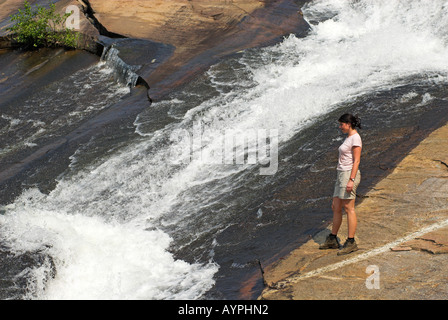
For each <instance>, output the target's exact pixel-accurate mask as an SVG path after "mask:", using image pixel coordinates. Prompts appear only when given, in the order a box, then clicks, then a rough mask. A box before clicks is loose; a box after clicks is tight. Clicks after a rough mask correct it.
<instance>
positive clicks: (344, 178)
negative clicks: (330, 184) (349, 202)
mask: <svg viewBox="0 0 448 320" xmlns="http://www.w3.org/2000/svg"><path fill="white" fill-rule="evenodd" d="M351 173H352V171H351V170H349V171H339V170H338V174H337V177H336V183H335V185H334V192H333V198H339V199H344V200H345V199H355V198H356V189H357V188H358V186H359V183H360V182H361V171H359V170H358V172H357V173H356V177H355V183H354V185H353V190H352V192H350V193H348V192H347V190H346V188H347V183H348V181H349V180H350V175H351Z"/></svg>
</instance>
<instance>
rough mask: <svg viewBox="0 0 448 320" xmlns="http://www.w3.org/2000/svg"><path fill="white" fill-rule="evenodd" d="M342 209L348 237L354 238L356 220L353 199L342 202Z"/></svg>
mask: <svg viewBox="0 0 448 320" xmlns="http://www.w3.org/2000/svg"><path fill="white" fill-rule="evenodd" d="M342 207H343V208H344V210H345V212H346V213H347V223H348V237H349V238H354V237H355V233H356V227H357V225H358V220H357V219H356V212H355V199H353V200H342Z"/></svg>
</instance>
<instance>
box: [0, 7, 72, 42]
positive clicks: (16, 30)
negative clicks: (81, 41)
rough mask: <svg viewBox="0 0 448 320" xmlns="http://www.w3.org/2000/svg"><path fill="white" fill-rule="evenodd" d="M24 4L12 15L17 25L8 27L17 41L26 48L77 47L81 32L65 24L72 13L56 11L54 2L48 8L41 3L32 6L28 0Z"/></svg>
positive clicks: (12, 19)
mask: <svg viewBox="0 0 448 320" xmlns="http://www.w3.org/2000/svg"><path fill="white" fill-rule="evenodd" d="M24 6H25V7H24V8H23V9H19V12H18V13H17V14H16V15H12V16H11V21H13V22H15V25H14V26H12V27H11V28H8V30H9V31H11V32H12V33H13V35H14V39H15V40H16V41H17V42H19V43H20V44H22V45H23V46H24V47H26V48H39V47H67V48H76V46H77V43H78V35H79V34H78V33H77V32H75V31H74V30H71V29H69V28H67V27H66V26H65V21H66V20H67V18H68V17H69V16H70V15H71V13H66V14H64V15H60V14H58V13H56V12H55V11H56V8H55V4H54V3H51V4H50V6H49V8H48V9H47V8H45V7H42V6H39V5H37V6H36V7H35V8H32V7H31V5H30V4H29V3H28V1H25V4H24Z"/></svg>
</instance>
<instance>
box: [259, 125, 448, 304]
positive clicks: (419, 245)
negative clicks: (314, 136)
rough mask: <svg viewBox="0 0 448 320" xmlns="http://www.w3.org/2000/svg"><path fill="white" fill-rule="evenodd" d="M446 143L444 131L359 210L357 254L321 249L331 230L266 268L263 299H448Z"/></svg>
mask: <svg viewBox="0 0 448 320" xmlns="http://www.w3.org/2000/svg"><path fill="white" fill-rule="evenodd" d="M447 141H448V125H445V126H443V127H440V128H439V129H437V130H435V131H434V132H433V133H431V134H430V135H429V136H428V137H427V138H426V139H425V140H423V141H422V142H421V143H420V144H419V145H418V146H417V147H416V148H415V149H413V150H412V151H411V152H410V153H409V154H408V155H407V156H406V157H405V158H404V159H403V160H402V161H401V162H400V163H399V164H398V165H397V167H396V168H395V169H394V170H393V171H392V172H391V174H389V175H388V176H387V177H386V178H384V179H383V180H381V181H380V182H379V183H378V184H377V185H376V186H375V187H374V188H373V189H372V190H371V191H369V192H368V194H367V198H365V199H364V200H363V201H362V202H361V203H360V204H359V205H357V207H356V212H357V216H358V231H357V235H356V237H357V242H358V246H359V247H360V250H359V251H357V252H354V253H352V254H349V255H346V256H337V253H336V251H335V250H319V249H318V248H319V245H320V244H321V243H323V242H324V240H325V237H326V235H327V234H328V233H329V232H330V227H331V226H330V227H328V229H327V230H324V231H322V232H319V233H318V234H316V235H314V236H313V237H312V238H311V239H310V240H309V241H308V242H307V243H305V244H304V245H302V246H301V247H299V248H297V249H295V250H293V251H292V252H291V253H289V254H288V255H287V256H286V257H284V258H281V259H279V260H278V261H277V262H275V263H273V264H272V265H269V266H266V267H265V270H264V280H265V283H266V288H265V290H264V291H263V293H262V294H261V296H260V297H259V299H266V300H269V299H275V300H283V299H296V300H304V299H331V300H336V299H447V298H448V269H447V268H446V266H447V264H448V254H447V253H448V148H447ZM343 226H344V227H346V220H345V219H344V223H343ZM346 233H347V230H346V229H342V230H341V232H340V234H339V236H340V238H341V240H342V241H344V240H345V236H346Z"/></svg>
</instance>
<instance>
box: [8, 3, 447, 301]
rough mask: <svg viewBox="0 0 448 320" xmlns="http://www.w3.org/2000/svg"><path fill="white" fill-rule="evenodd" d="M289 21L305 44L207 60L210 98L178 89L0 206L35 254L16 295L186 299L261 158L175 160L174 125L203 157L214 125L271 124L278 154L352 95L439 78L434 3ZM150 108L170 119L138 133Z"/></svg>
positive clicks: (210, 273)
mask: <svg viewBox="0 0 448 320" xmlns="http://www.w3.org/2000/svg"><path fill="white" fill-rule="evenodd" d="M303 13H304V17H305V19H306V20H307V21H309V22H310V25H311V30H310V31H309V34H308V35H307V36H306V37H304V38H297V37H296V36H294V35H290V36H288V37H286V38H285V39H284V41H282V42H281V43H279V44H278V45H275V46H272V47H269V48H265V49H257V50H248V51H247V52H245V53H243V54H242V56H241V57H239V58H237V59H232V60H229V61H224V62H222V63H219V64H217V65H215V66H212V67H211V68H210V69H209V70H208V71H207V72H206V74H205V75H204V77H206V78H207V83H208V86H210V88H211V90H212V91H213V93H212V94H210V96H207V97H199V98H198V97H197V95H196V94H195V92H193V91H192V92H184V93H183V94H182V99H179V98H177V99H172V100H166V101H160V102H157V103H155V104H154V105H153V106H152V107H151V108H150V109H148V110H147V111H145V112H143V113H142V114H141V115H139V117H138V118H137V119H136V120H135V128H136V138H135V141H134V142H133V143H131V144H130V145H128V146H126V147H124V148H123V149H121V150H119V151H116V152H114V153H113V154H111V155H107V156H105V157H104V159H102V161H101V162H100V163H99V164H92V165H90V166H88V167H85V168H81V169H80V171H79V172H77V173H75V174H70V175H67V176H65V177H62V178H61V180H60V181H58V185H57V186H56V188H55V189H54V190H53V191H52V192H51V193H50V194H48V195H46V194H42V193H41V192H39V191H38V190H37V189H30V190H27V191H25V192H24V193H23V194H22V195H21V196H20V197H18V198H17V199H16V201H15V203H14V204H12V205H10V206H7V207H6V208H5V209H4V211H5V212H4V214H2V215H0V231H1V235H0V241H1V243H2V245H3V246H5V247H7V248H8V250H9V251H10V252H12V253H14V254H16V255H23V254H27V253H30V252H31V253H35V252H39V254H41V255H43V256H45V257H46V258H45V259H44V263H42V264H40V265H36V266H34V267H33V268H28V269H26V270H24V271H23V272H22V274H21V275H20V277H23V278H26V279H27V283H28V288H27V295H26V296H25V297H24V298H29V299H199V298H201V297H202V296H203V295H204V294H205V293H206V292H207V291H208V290H210V289H211V288H212V287H213V285H214V283H215V278H214V277H215V275H216V273H217V272H218V270H219V268H220V266H219V265H218V264H217V263H216V262H215V261H214V259H213V258H214V255H213V248H214V247H215V246H219V245H220V244H219V243H218V242H217V241H216V239H215V237H216V235H217V234H219V233H220V232H221V231H222V230H225V229H226V228H227V227H229V225H231V224H232V220H233V217H232V216H230V214H229V212H230V210H229V207H230V206H231V205H230V204H229V203H227V202H225V203H224V202H223V200H222V199H223V198H224V196H226V195H228V194H230V193H232V192H233V190H236V188H238V187H239V186H241V185H243V184H244V183H245V181H248V180H249V179H250V177H251V176H254V175H258V174H259V170H258V169H259V168H260V166H261V164H260V162H257V163H255V164H253V163H252V164H248V163H245V164H236V165H232V164H220V163H219V161H218V162H215V163H211V162H206V163H204V162H203V161H200V160H198V159H195V158H194V157H190V158H189V159H188V161H175V160H176V159H173V154H174V155H179V154H180V153H179V152H178V150H179V149H182V150H183V148H184V147H185V143H186V142H185V140H183V139H178V138H179V137H178V136H176V139H174V138H173V135H172V133H173V132H179V131H176V130H183V132H186V134H187V135H188V133H189V134H191V135H193V134H194V133H195V130H200V132H196V133H197V134H200V135H201V137H202V140H201V145H200V146H199V148H201V150H202V151H204V152H205V153H206V154H214V152H217V150H219V149H221V148H222V134H223V132H225V131H226V130H230V129H232V130H235V132H240V133H244V132H246V131H248V130H266V131H270V130H276V132H277V133H278V136H277V138H278V148H279V149H280V150H281V149H282V145H283V144H284V143H285V142H287V141H288V140H289V139H291V137H293V136H294V135H296V134H297V133H300V131H301V130H303V129H304V128H306V127H307V126H309V125H310V124H312V123H313V122H314V121H316V119H318V118H319V117H321V116H323V115H325V114H327V113H329V112H330V111H332V110H334V109H335V108H337V107H340V106H341V105H344V104H348V103H350V102H352V101H354V100H355V99H357V98H359V97H362V96H363V95H367V94H372V93H374V92H379V91H387V90H389V89H391V88H394V87H397V86H400V85H404V84H407V83H417V82H418V83H424V84H432V83H434V84H444V83H447V82H448V64H447V63H446V61H448V47H447V44H448V32H447V30H448V28H447V27H448V2H446V1H441V0H433V1H418V0H413V1H399V0H397V1H390V0H389V1H385V0H384V1H383V0H371V1H368V0H359V1H347V0H322V1H312V2H310V3H308V4H306V5H305V7H304V8H303ZM409 97H412V93H408V95H407V96H403V99H407V98H409ZM189 99H192V100H193V99H194V101H198V102H196V103H193V104H192V103H191V101H189ZM427 99H429V100H430V96H427ZM422 103H423V101H422ZM185 105H189V106H190V107H189V108H188V109H185ZM154 110H166V112H167V113H169V114H170V116H171V117H172V119H173V120H172V122H170V123H169V124H167V125H166V126H164V127H163V128H160V129H157V130H152V128H151V125H150V123H151V121H153V119H152V118H151V114H152V112H154ZM198 124H200V126H198ZM248 137H250V136H248ZM188 143H189V140H188ZM252 146H256V144H253V145H252ZM242 150H244V148H243V149H242ZM255 151H256V150H255ZM244 152H246V156H247V155H248V154H250V153H251V152H254V150H251V149H250V148H248V149H246V150H245V151H244ZM182 154H184V153H182ZM186 156H187V157H188V156H190V155H188V154H187V155H186ZM177 160H178V159H177ZM281 165H282V159H280V161H279V170H281ZM273 177H275V175H273ZM273 177H271V178H273ZM267 179H268V178H266V180H263V181H268V180H267ZM251 187H253V186H251ZM235 198H237V195H235ZM254 219H257V218H256V217H254ZM201 237H206V238H207V239H206V240H204V241H207V242H208V243H209V244H208V245H204V246H201V245H199V247H200V249H201V250H202V251H204V252H203V254H202V255H201V259H199V258H198V259H197V262H194V263H191V262H186V261H183V260H181V259H177V258H176V257H175V255H174V254H173V251H175V250H178V249H179V248H182V247H187V246H191V245H193V244H194V243H195V241H196V240H197V239H199V238H201Z"/></svg>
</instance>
